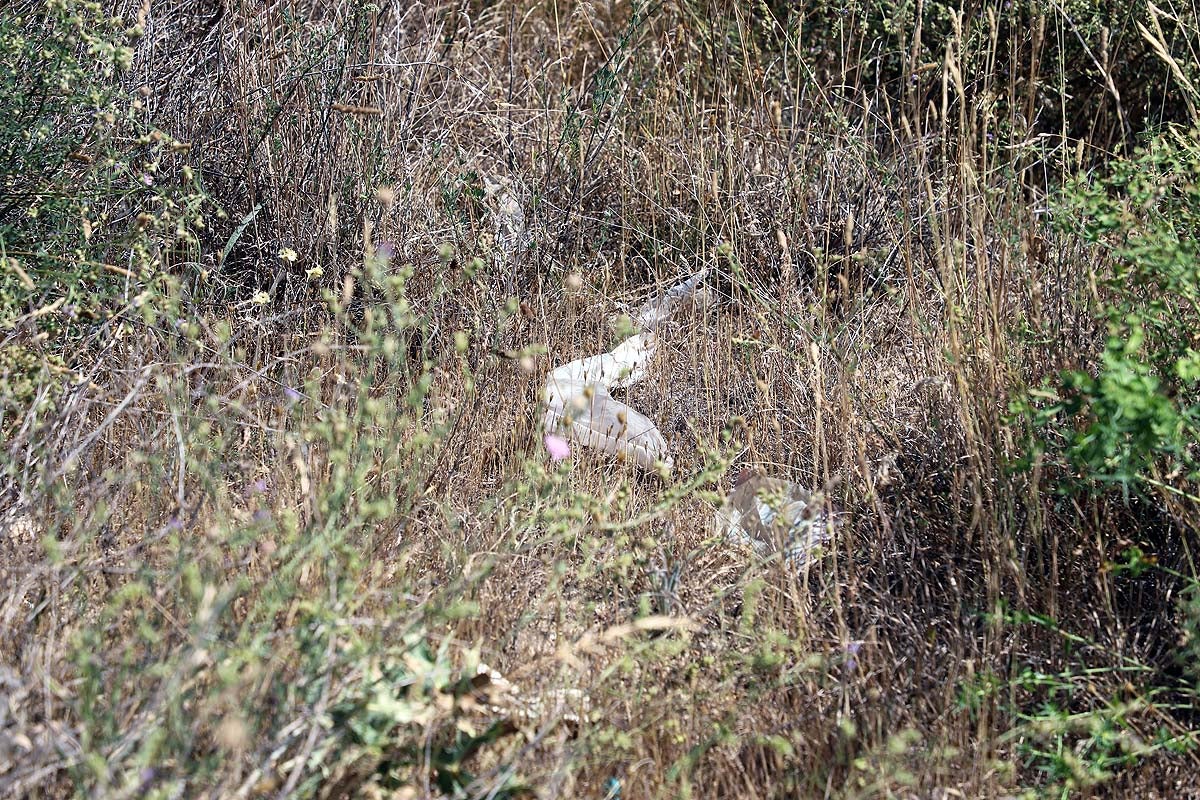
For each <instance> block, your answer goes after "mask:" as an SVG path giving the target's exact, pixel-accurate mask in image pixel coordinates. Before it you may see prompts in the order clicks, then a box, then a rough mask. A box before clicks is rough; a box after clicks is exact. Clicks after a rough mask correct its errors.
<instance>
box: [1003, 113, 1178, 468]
mask: <svg viewBox="0 0 1200 800" xmlns="http://www.w3.org/2000/svg"><path fill="white" fill-rule="evenodd" d="M1059 211H1060V220H1061V225H1062V226H1063V227H1066V228H1071V229H1074V230H1075V231H1076V232H1077V233H1079V234H1080V235H1082V237H1083V238H1084V239H1085V240H1086V241H1087V242H1090V243H1091V244H1093V245H1095V247H1096V248H1097V252H1098V254H1099V255H1101V256H1102V261H1101V264H1100V267H1099V268H1098V269H1097V270H1096V273H1095V283H1096V285H1097V298H1098V308H1097V310H1096V313H1097V314H1098V315H1100V316H1101V317H1102V318H1103V320H1104V321H1105V322H1106V323H1107V327H1108V338H1107V343H1106V344H1105V347H1104V350H1103V352H1102V353H1101V355H1100V358H1099V363H1098V364H1097V365H1096V366H1095V368H1094V370H1092V371H1089V370H1084V369H1077V370H1070V371H1066V372H1063V373H1062V374H1061V375H1060V376H1059V378H1058V380H1057V381H1054V382H1051V383H1049V384H1047V385H1046V386H1045V387H1044V388H1043V390H1042V391H1041V392H1039V393H1037V396H1036V402H1034V403H1031V404H1027V405H1025V406H1023V408H1024V410H1025V411H1027V412H1028V413H1030V414H1031V416H1032V419H1033V422H1034V425H1035V427H1036V428H1037V429H1038V430H1040V431H1041V434H1042V436H1043V441H1042V443H1041V444H1040V445H1039V447H1042V448H1048V449H1049V451H1050V452H1053V453H1056V454H1057V455H1058V456H1060V457H1062V458H1063V459H1064V460H1065V462H1066V464H1067V465H1069V467H1070V469H1071V470H1073V472H1074V474H1076V475H1077V476H1078V477H1080V478H1082V479H1083V480H1084V481H1097V482H1100V483H1105V484H1111V483H1118V484H1120V485H1122V486H1123V487H1124V488H1125V489H1126V490H1128V489H1130V488H1132V487H1134V486H1136V485H1138V484H1140V483H1142V482H1144V481H1145V480H1163V479H1175V478H1180V477H1182V478H1183V479H1185V480H1187V481H1195V480H1196V479H1197V477H1200V472H1198V467H1200V464H1198V463H1197V456H1198V454H1197V453H1196V451H1195V447H1194V443H1195V442H1196V439H1197V433H1198V432H1200V352H1198V350H1197V348H1198V346H1200V342H1198V340H1197V336H1200V262H1198V260H1197V258H1198V256H1200V245H1198V239H1197V235H1198V234H1200V145H1198V144H1197V141H1196V139H1195V131H1192V132H1185V131H1183V130H1182V129H1175V128H1172V129H1170V130H1168V131H1167V132H1165V133H1164V134H1162V135H1160V136H1156V137H1154V138H1153V139H1152V140H1151V141H1150V142H1149V143H1148V144H1147V145H1146V146H1145V147H1143V148H1140V149H1139V150H1138V151H1137V152H1136V153H1135V154H1134V155H1133V157H1131V158H1129V159H1125V160H1120V161H1117V162H1116V163H1115V164H1114V166H1113V169H1112V172H1111V174H1110V175H1109V176H1108V177H1106V178H1103V179H1101V180H1087V179H1080V180H1077V181H1075V182H1074V183H1072V184H1071V185H1070V186H1068V187H1067V188H1066V189H1065V191H1064V192H1063V194H1062V203H1061V208H1060V210H1059Z"/></svg>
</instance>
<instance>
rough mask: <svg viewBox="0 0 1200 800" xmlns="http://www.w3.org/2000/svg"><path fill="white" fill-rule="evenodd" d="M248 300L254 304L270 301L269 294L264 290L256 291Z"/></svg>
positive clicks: (261, 304)
mask: <svg viewBox="0 0 1200 800" xmlns="http://www.w3.org/2000/svg"><path fill="white" fill-rule="evenodd" d="M250 302H252V303H254V304H255V305H259V306H265V305H266V304H267V303H269V302H271V295H269V294H267V293H266V292H258V293H257V294H255V295H254V297H252V298H250Z"/></svg>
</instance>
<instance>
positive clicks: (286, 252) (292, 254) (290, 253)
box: [279, 247, 299, 263]
mask: <svg viewBox="0 0 1200 800" xmlns="http://www.w3.org/2000/svg"><path fill="white" fill-rule="evenodd" d="M279 257H280V258H282V259H283V260H284V261H287V262H288V263H295V261H296V259H297V258H299V256H297V255H296V251H295V250H293V249H292V248H290V247H285V248H283V249H282V250H280V251H279Z"/></svg>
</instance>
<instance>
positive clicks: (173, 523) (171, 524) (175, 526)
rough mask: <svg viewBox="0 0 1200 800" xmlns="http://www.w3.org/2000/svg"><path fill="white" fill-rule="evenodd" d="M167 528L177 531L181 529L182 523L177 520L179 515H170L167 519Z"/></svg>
mask: <svg viewBox="0 0 1200 800" xmlns="http://www.w3.org/2000/svg"><path fill="white" fill-rule="evenodd" d="M167 530H169V531H179V530H183V523H182V522H180V521H179V517H171V518H170V519H169V520H167Z"/></svg>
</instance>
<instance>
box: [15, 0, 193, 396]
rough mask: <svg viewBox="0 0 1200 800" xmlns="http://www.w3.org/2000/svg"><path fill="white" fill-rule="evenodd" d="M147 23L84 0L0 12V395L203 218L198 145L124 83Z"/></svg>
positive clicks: (58, 368)
mask: <svg viewBox="0 0 1200 800" xmlns="http://www.w3.org/2000/svg"><path fill="white" fill-rule="evenodd" d="M141 33H142V31H141V26H140V24H139V25H134V26H132V27H126V26H125V24H124V23H123V22H122V21H121V20H119V19H117V18H114V17H111V16H109V15H107V14H106V13H105V12H104V11H103V10H102V9H101V6H100V4H98V3H87V2H76V0H53V1H52V2H47V3H44V4H40V3H38V4H35V3H24V4H21V5H20V6H18V8H17V9H16V10H15V11H14V12H12V13H6V14H5V15H4V17H3V18H0V187H3V188H2V194H0V335H2V336H4V337H5V338H6V339H7V341H6V342H5V343H4V344H5V346H4V348H3V350H0V389H3V391H0V396H3V397H5V398H9V399H15V400H16V401H17V402H19V403H20V402H24V401H25V400H27V399H28V398H29V397H30V396H31V395H32V393H33V390H34V388H35V387H36V385H37V384H38V382H39V381H40V380H42V378H44V377H47V376H48V375H49V376H52V375H63V374H67V373H69V371H70V367H71V362H72V361H73V360H74V358H73V351H76V350H77V348H78V347H79V346H80V345H81V344H82V343H83V341H84V339H85V337H86V336H87V335H88V334H89V333H91V332H93V331H94V330H96V328H97V326H99V325H100V324H102V323H104V322H105V321H107V320H110V319H112V318H113V317H114V316H117V315H119V314H120V313H121V312H122V310H123V309H127V308H130V307H132V306H136V305H138V301H137V297H138V295H139V294H140V292H141V291H142V289H143V288H144V285H145V281H146V280H147V279H149V278H151V277H152V276H154V275H156V274H158V273H159V272H160V271H161V270H162V268H163V266H164V265H165V264H166V263H167V262H168V261H169V254H170V252H171V249H172V248H174V247H176V246H177V245H178V244H179V243H180V242H187V241H188V240H189V239H190V236H191V231H192V229H193V227H195V226H199V225H202V224H203V221H202V218H201V217H200V215H199V211H200V207H201V205H202V204H203V202H204V200H203V195H202V193H200V192H199V191H198V190H197V189H196V188H195V185H194V175H193V173H192V172H191V170H190V169H189V168H188V167H187V166H186V165H182V164H179V163H176V162H177V160H178V158H177V154H178V153H180V152H182V151H186V149H187V145H185V144H183V143H180V142H177V141H175V140H174V139H172V138H171V137H170V136H168V135H166V134H164V133H163V132H161V131H157V130H154V129H152V128H151V127H150V125H149V124H148V122H147V120H146V111H145V108H144V100H143V98H142V96H141V94H140V93H139V92H132V93H131V92H128V91H126V90H125V89H124V88H123V87H122V86H121V83H120V77H121V75H122V74H123V73H124V72H125V71H126V70H127V69H128V67H129V65H130V63H131V60H132V58H133V52H134V51H133V45H134V43H135V42H136V40H137V39H138V38H139V37H140V36H141ZM47 366H48V367H49V368H48V370H47V369H44V367H47ZM39 376H40V377H39Z"/></svg>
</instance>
